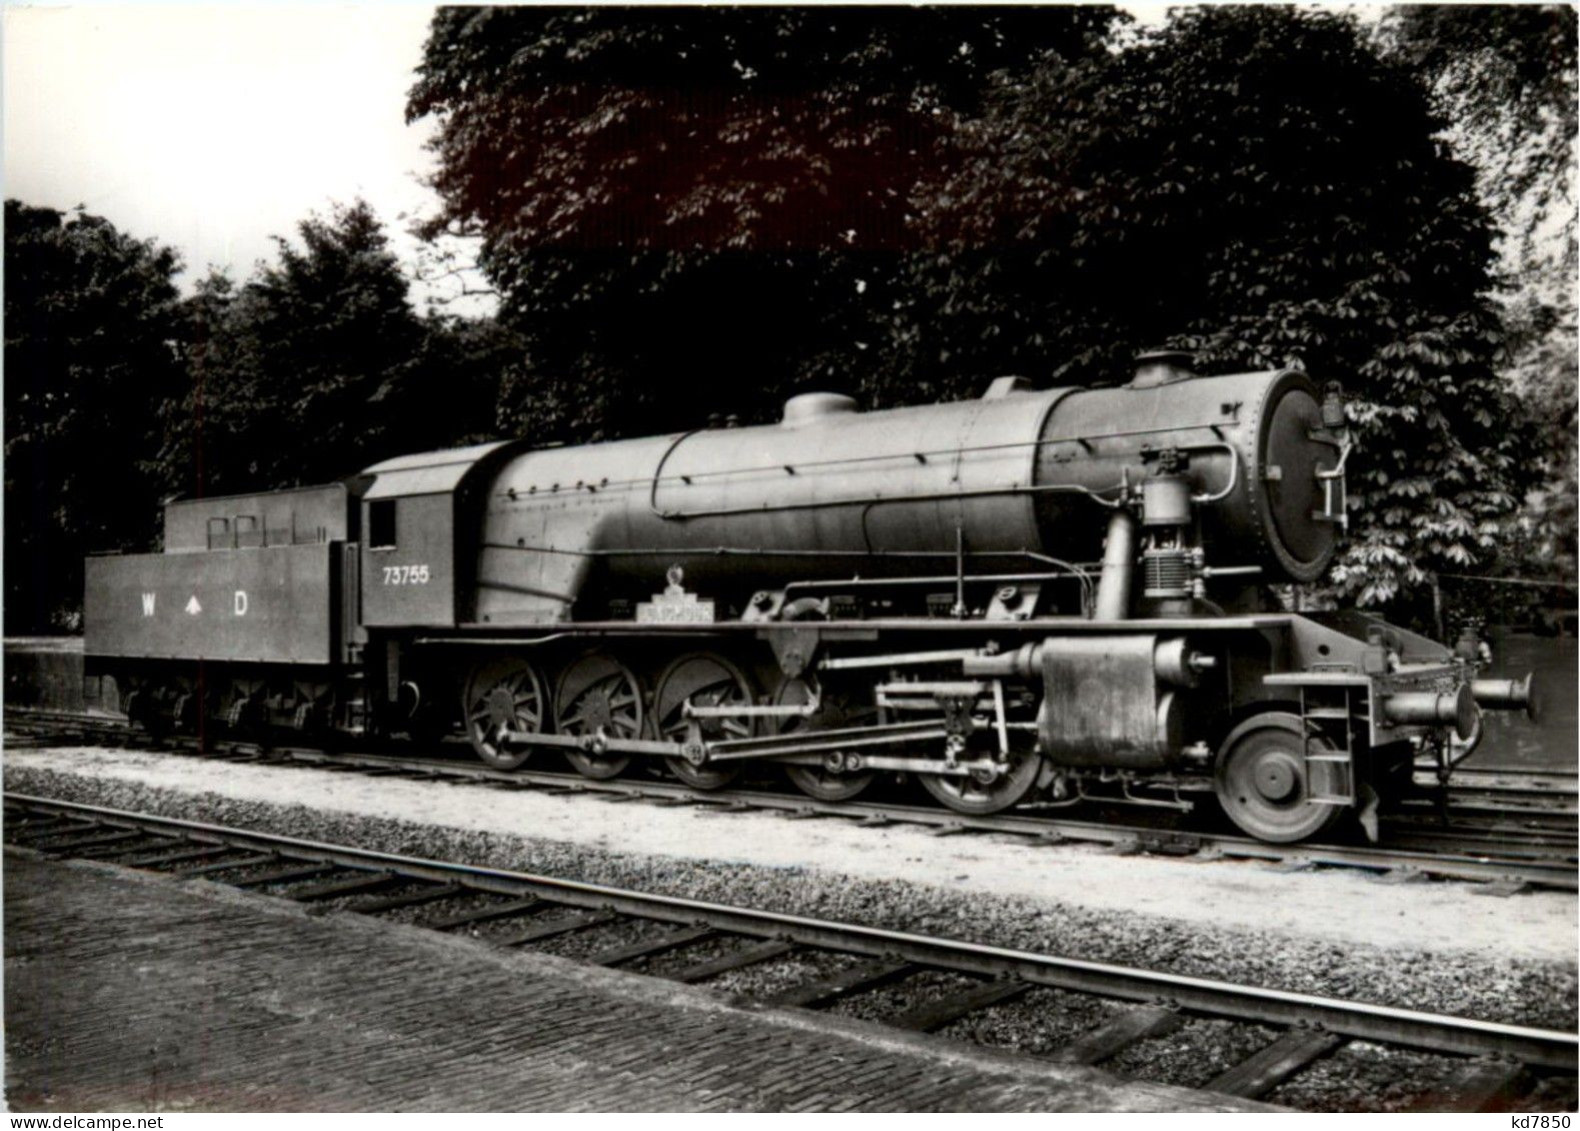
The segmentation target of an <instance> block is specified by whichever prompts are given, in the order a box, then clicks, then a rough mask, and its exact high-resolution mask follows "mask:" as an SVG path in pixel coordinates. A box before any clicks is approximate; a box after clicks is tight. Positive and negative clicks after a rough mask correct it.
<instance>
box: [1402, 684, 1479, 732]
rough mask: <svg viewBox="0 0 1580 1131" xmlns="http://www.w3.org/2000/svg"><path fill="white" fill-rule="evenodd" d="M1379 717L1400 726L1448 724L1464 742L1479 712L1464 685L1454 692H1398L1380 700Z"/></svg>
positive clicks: (1468, 689)
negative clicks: (1381, 701)
mask: <svg viewBox="0 0 1580 1131" xmlns="http://www.w3.org/2000/svg"><path fill="white" fill-rule="evenodd" d="M1382 713H1383V717H1384V718H1385V719H1387V720H1388V721H1389V722H1391V723H1395V724H1397V725H1401V726H1441V725H1452V726H1453V728H1454V733H1455V734H1457V735H1458V736H1459V737H1460V738H1461V739H1468V738H1469V737H1470V736H1471V735H1472V734H1474V733H1475V732H1476V720H1477V719H1479V718H1480V717H1481V710H1480V708H1478V707H1477V706H1476V699H1475V696H1474V695H1472V694H1471V690H1470V685H1469V684H1468V683H1465V684H1461V685H1460V687H1459V690H1458V691H1400V692H1396V693H1394V694H1393V695H1390V696H1388V698H1386V699H1384V700H1383V704H1382Z"/></svg>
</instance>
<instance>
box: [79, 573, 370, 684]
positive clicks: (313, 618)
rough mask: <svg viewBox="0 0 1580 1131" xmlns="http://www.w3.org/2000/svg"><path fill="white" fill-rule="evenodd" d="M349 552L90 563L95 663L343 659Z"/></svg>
mask: <svg viewBox="0 0 1580 1131" xmlns="http://www.w3.org/2000/svg"><path fill="white" fill-rule="evenodd" d="M339 558H340V546H339V545H338V544H331V543H325V544H318V545H310V546H270V547H267V548H259V549H255V550H234V551H231V552H228V553H211V554H128V555H123V556H117V557H106V558H89V559H88V561H87V573H88V576H87V592H86V600H85V603H84V616H83V620H84V637H85V646H84V650H85V651H86V652H87V654H88V655H90V656H136V657H145V658H166V659H204V660H248V661H260V662H265V663H293V664H327V663H331V662H333V660H334V659H335V658H336V656H335V651H334V649H335V645H336V625H337V622H338V619H339V614H338V609H337V607H336V602H335V581H336V579H337V577H338V574H339Z"/></svg>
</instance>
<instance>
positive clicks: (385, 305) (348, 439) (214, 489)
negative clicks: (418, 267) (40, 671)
mask: <svg viewBox="0 0 1580 1131" xmlns="http://www.w3.org/2000/svg"><path fill="white" fill-rule="evenodd" d="M297 235H298V237H299V239H300V246H299V247H298V246H296V245H293V244H292V243H291V242H289V241H288V240H286V239H283V238H277V240H276V244H277V247H278V262H276V263H273V264H260V265H259V266H258V269H257V271H256V272H255V273H254V275H253V277H252V278H251V279H249V280H248V281H246V282H245V283H244V284H242V285H241V286H239V287H237V286H236V285H235V284H233V283H232V282H231V281H230V279H229V278H228V277H226V276H224V275H223V274H218V275H210V276H209V277H208V278H207V279H205V280H203V281H202V282H201V283H200V284H199V286H198V288H197V290H196V293H195V294H194V295H193V297H192V298H191V299H190V300H188V302H187V303H186V304H185V308H184V314H185V319H186V326H185V334H184V338H185V343H186V361H187V365H188V368H189V370H190V374H191V384H190V386H189V388H188V389H187V391H186V393H185V395H184V396H182V397H180V398H179V399H178V400H176V401H175V402H173V403H172V404H171V405H169V406H168V408H167V414H168V417H169V420H170V429H169V431H170V440H169V442H168V443H167V445H166V447H165V449H164V451H163V453H162V455H161V465H162V468H163V471H164V473H165V476H166V479H167V482H168V484H169V485H170V486H171V487H172V488H174V489H177V490H183V491H187V492H190V493H195V494H217V493H227V492H237V491H250V490H262V489H268V488H275V487H284V486H292V485H297V484H303V483H317V482H324V481H327V480H330V479H335V478H339V477H342V476H344V475H346V474H348V473H350V472H351V471H354V470H356V469H357V468H360V467H363V466H365V465H367V464H370V463H373V462H376V461H377V460H379V459H382V458H385V457H387V456H392V455H397V454H401V453H402V452H406V451H410V450H412V448H413V447H417V448H423V447H438V446H442V445H443V443H444V442H445V439H446V438H447V436H448V435H449V434H450V433H451V432H454V431H457V430H458V429H457V427H456V426H455V424H454V422H455V420H456V415H457V413H458V412H459V411H464V410H465V406H466V399H465V398H464V397H457V396H455V395H454V394H455V389H454V388H450V389H448V390H447V389H445V388H444V387H443V384H442V382H441V381H440V380H438V379H437V375H435V374H433V373H432V372H431V371H430V370H427V369H425V368H424V367H423V366H422V364H421V359H422V357H423V355H424V350H425V349H426V348H427V345H426V343H427V339H428V333H427V330H426V328H425V326H424V323H423V321H422V320H421V319H419V318H418V317H417V315H416V313H415V312H414V311H413V310H412V307H411V304H410V302H409V301H408V298H407V282H406V279H405V276H404V275H403V274H402V273H401V269H400V265H399V264H398V262H397V261H396V259H395V256H394V254H393V253H392V252H391V251H390V250H389V246H388V242H387V240H386V237H385V235H384V232H383V229H382V227H381V226H380V224H379V222H378V219H377V218H376V217H375V216H374V214H373V212H372V210H371V209H370V208H369V207H368V206H367V205H366V204H365V203H363V202H361V201H357V202H356V203H354V204H352V205H350V206H349V207H336V208H335V209H334V210H333V213H332V215H331V217H330V218H329V219H324V218H321V217H317V216H313V217H309V218H308V219H306V220H304V221H302V222H301V223H300V224H299V225H298V226H297ZM485 403H486V402H485ZM459 430H461V431H465V430H466V428H465V427H464V426H463V427H462V428H460V429H459Z"/></svg>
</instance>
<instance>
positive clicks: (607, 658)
mask: <svg viewBox="0 0 1580 1131" xmlns="http://www.w3.org/2000/svg"><path fill="white" fill-rule="evenodd" d="M643 718H644V711H643V708H642V685H641V684H640V683H638V682H637V678H636V676H635V675H634V674H632V672H631V669H630V668H628V667H626V666H625V665H624V664H622V663H621V662H620V661H619V660H617V659H615V658H614V657H613V656H611V655H609V654H608V653H607V652H589V653H588V654H587V655H585V656H583V657H582V658H581V659H579V660H577V661H576V662H575V663H573V664H571V666H570V667H568V668H566V669H565V674H564V675H562V676H560V686H559V689H558V691H556V692H555V695H554V729H555V730H556V731H557V732H558V733H560V734H597V733H598V732H599V731H602V732H603V734H604V735H606V736H607V737H609V738H640V737H641V736H642V722H643ZM565 757H566V760H567V761H569V762H570V764H571V765H572V766H574V767H576V771H577V772H578V773H580V774H581V775H582V776H584V777H589V778H594V779H596V780H598V781H604V780H607V779H608V778H613V777H618V776H619V775H620V774H621V773H623V772H624V771H625V768H626V767H627V766H628V765H630V764H631V755H629V754H621V753H619V752H618V751H608V752H605V753H595V752H593V751H590V750H566V751H565Z"/></svg>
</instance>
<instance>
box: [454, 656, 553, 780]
mask: <svg viewBox="0 0 1580 1131" xmlns="http://www.w3.org/2000/svg"><path fill="white" fill-rule="evenodd" d="M461 714H462V715H463V717H465V719H466V736H467V738H469V739H471V740H472V749H473V750H475V751H476V752H477V756H478V757H479V758H481V759H482V760H483V761H484V762H487V763H488V764H489V765H490V766H493V767H494V768H495V769H496V770H513V769H515V768H516V767H517V766H519V765H521V763H523V762H525V761H526V760H527V756H528V755H529V754H531V753H532V748H531V747H530V746H521V745H517V744H514V743H510V744H507V743H506V742H505V741H504V740H503V735H505V734H506V733H515V734H522V733H526V734H536V733H538V732H540V731H541V730H542V729H543V680H542V678H541V677H540V676H539V675H538V670H537V668H535V667H533V666H532V664H531V663H530V662H528V661H527V660H524V659H522V658H521V657H519V656H509V657H506V658H504V659H501V660H490V661H487V662H485V663H482V664H479V665H478V666H477V667H475V668H473V669H472V673H471V675H469V676H468V677H467V680H466V687H465V689H464V690H463V691H462V693H461Z"/></svg>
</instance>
